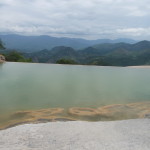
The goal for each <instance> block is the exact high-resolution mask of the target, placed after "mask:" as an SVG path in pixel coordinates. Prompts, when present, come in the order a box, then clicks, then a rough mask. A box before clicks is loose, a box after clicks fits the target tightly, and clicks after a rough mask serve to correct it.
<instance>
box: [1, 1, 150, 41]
mask: <svg viewBox="0 0 150 150" xmlns="http://www.w3.org/2000/svg"><path fill="white" fill-rule="evenodd" d="M0 32H1V33H17V34H23V35H51V36H57V37H76V38H86V39H101V38H110V39H114V38H133V39H139V40H144V39H147V40H150V0H0Z"/></svg>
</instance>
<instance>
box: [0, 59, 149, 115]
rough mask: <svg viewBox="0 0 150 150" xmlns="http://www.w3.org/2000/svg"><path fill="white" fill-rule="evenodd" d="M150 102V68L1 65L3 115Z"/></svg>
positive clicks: (0, 103)
mask: <svg viewBox="0 0 150 150" xmlns="http://www.w3.org/2000/svg"><path fill="white" fill-rule="evenodd" d="M145 101H150V69H148V68H127V67H124V68H123V67H100V66H76V65H53V64H30V63H8V62H7V63H4V64H1V65H0V114H1V116H2V115H4V114H7V113H13V112H16V111H21V110H37V109H45V108H56V107H61V108H65V109H68V108H70V107H90V108H97V107H100V106H104V105H111V104H127V103H135V102H145Z"/></svg>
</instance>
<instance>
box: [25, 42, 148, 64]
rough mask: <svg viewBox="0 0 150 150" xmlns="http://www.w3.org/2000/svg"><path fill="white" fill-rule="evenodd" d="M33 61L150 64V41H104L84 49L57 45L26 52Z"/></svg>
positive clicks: (26, 55)
mask: <svg viewBox="0 0 150 150" xmlns="http://www.w3.org/2000/svg"><path fill="white" fill-rule="evenodd" d="M24 56H25V57H27V58H32V60H33V62H40V63H56V62H57V61H58V60H60V59H71V60H74V61H76V62H77V63H78V64H88V65H110V66H130V65H149V64H150V41H141V42H138V43H135V44H128V43H104V44H98V45H93V46H90V47H87V48H84V49H82V50H78V51H77V50H75V49H73V48H72V47H66V46H57V47H54V48H52V49H51V50H47V49H45V50H42V51H38V52H32V53H24Z"/></svg>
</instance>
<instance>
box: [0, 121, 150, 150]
mask: <svg viewBox="0 0 150 150" xmlns="http://www.w3.org/2000/svg"><path fill="white" fill-rule="evenodd" d="M0 150H150V119H135V120H124V121H111V122H83V121H72V122H50V123H41V124H26V125H20V126H17V127H13V128H9V129H6V130H2V131H0Z"/></svg>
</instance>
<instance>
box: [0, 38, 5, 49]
mask: <svg viewBox="0 0 150 150" xmlns="http://www.w3.org/2000/svg"><path fill="white" fill-rule="evenodd" d="M0 49H5V47H4V44H3V42H2V40H1V39H0Z"/></svg>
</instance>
